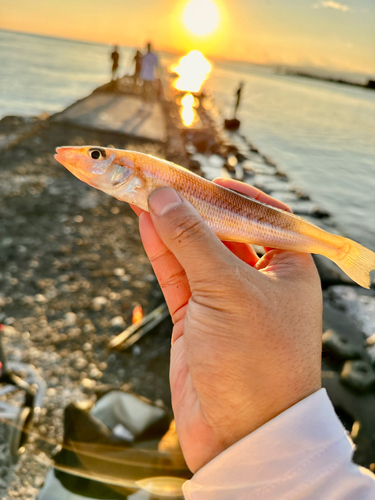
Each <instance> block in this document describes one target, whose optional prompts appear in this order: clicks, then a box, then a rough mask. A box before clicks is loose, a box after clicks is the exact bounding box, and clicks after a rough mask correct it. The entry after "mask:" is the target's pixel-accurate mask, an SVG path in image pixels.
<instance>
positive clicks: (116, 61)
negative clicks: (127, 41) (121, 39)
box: [111, 45, 120, 82]
mask: <svg viewBox="0 0 375 500" xmlns="http://www.w3.org/2000/svg"><path fill="white" fill-rule="evenodd" d="M111 59H112V82H114V81H115V80H117V70H118V67H119V59H120V54H119V53H118V47H117V45H115V46H114V47H113V52H112V54H111Z"/></svg>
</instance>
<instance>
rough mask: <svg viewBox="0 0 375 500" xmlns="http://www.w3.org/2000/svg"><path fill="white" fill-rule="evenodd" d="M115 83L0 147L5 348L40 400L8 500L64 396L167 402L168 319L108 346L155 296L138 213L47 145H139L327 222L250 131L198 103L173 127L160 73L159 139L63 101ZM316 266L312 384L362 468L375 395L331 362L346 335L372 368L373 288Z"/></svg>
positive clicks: (372, 459)
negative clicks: (319, 349) (129, 342)
mask: <svg viewBox="0 0 375 500" xmlns="http://www.w3.org/2000/svg"><path fill="white" fill-rule="evenodd" d="M123 84H124V88H125V90H124V89H123V90H122V91H121V92H118V89H116V88H112V87H113V84H112V85H111V84H107V85H105V86H102V87H100V88H98V89H96V90H95V91H94V92H93V93H92V94H91V95H90V96H86V97H85V98H83V99H80V100H78V101H77V102H75V103H74V104H72V105H71V106H69V107H68V108H67V109H65V110H64V111H63V112H61V113H59V114H56V115H53V116H51V117H44V119H43V120H42V119H36V120H32V121H28V120H24V121H22V119H20V120H19V122H18V124H17V123H13V124H12V123H10V126H9V128H8V134H5V135H6V136H9V137H10V138H11V140H8V141H5V142H4V143H3V148H2V150H1V151H2V158H1V161H0V163H1V170H0V177H1V182H0V194H1V197H0V217H1V218H2V220H3V221H4V224H2V226H1V228H0V244H1V246H2V250H3V251H2V256H1V262H2V264H3V266H2V267H3V271H4V272H2V273H1V276H0V284H1V296H0V301H1V312H0V315H1V316H0V322H3V323H4V324H5V325H6V327H5V332H4V340H5V342H4V347H5V350H6V351H7V353H8V355H9V358H10V359H11V360H15V361H23V362H25V363H33V364H34V365H35V366H37V368H38V370H39V371H40V373H41V374H42V376H43V378H44V379H45V380H46V382H47V385H48V389H47V395H46V399H45V404H44V407H43V408H42V411H41V413H40V415H39V419H38V420H36V421H35V422H34V428H33V430H34V431H35V436H34V437H33V439H31V440H30V441H29V443H28V444H27V445H26V451H25V453H24V454H23V455H21V457H20V458H19V460H18V464H17V466H16V470H15V472H14V477H13V481H12V484H11V487H10V490H9V493H8V494H9V495H10V496H9V498H11V499H13V498H19V492H20V491H21V490H22V488H24V496H23V498H30V499H31V498H35V495H37V492H38V490H39V489H40V487H41V485H42V480H40V478H43V476H44V475H45V473H46V471H47V469H48V467H49V466H50V464H51V460H50V458H49V456H50V454H51V452H52V451H53V449H54V446H52V445H51V444H48V442H47V441H48V439H47V438H50V437H51V436H53V441H54V442H55V444H56V445H57V444H58V443H59V442H61V440H62V436H63V427H62V417H63V408H64V406H66V405H67V404H68V403H69V402H70V401H72V400H76V401H87V400H90V399H92V398H94V397H95V393H96V392H97V391H98V390H99V389H100V388H101V387H103V386H105V387H108V386H112V387H116V388H121V387H124V386H125V387H127V388H129V387H130V388H131V389H132V390H134V391H135V392H137V393H139V394H141V395H143V396H145V397H148V398H150V399H153V400H155V399H161V400H162V401H163V404H164V406H166V407H167V408H168V410H169V412H170V411H171V406H170V393H169V383H168V365H169V347H170V332H171V327H172V325H171V322H170V320H169V319H167V320H165V321H164V322H163V323H162V324H161V325H160V326H159V327H157V328H156V329H155V330H154V331H153V333H152V334H150V335H148V336H146V337H145V338H144V339H142V340H140V341H139V342H138V343H137V344H136V345H135V346H133V348H132V350H129V351H128V352H121V351H108V350H107V347H106V346H107V345H108V342H109V341H110V340H111V339H112V338H113V337H114V336H115V335H116V334H118V333H119V332H120V331H121V330H123V329H124V327H125V326H127V325H129V324H131V314H132V309H133V307H135V306H136V305H138V304H141V305H142V306H143V308H144V311H145V313H147V312H149V311H151V310H152V309H153V308H154V307H155V306H156V305H158V304H159V303H161V302H162V300H163V299H162V295H161V292H160V289H159V287H158V285H157V283H156V280H155V276H154V275H153V273H152V270H151V266H150V264H149V262H148V260H147V257H146V256H145V254H144V251H143V248H142V245H141V242H140V237H139V234H138V227H137V219H136V217H135V215H134V214H133V212H132V211H131V210H130V208H129V207H128V205H127V204H125V203H121V202H119V201H117V200H115V199H114V198H110V197H108V196H107V195H105V194H104V193H101V192H99V191H96V190H93V189H92V188H90V187H88V186H86V185H84V184H82V183H81V182H80V181H78V180H77V179H75V178H74V177H73V176H72V175H71V174H70V173H68V172H67V171H66V169H64V168H63V167H62V166H60V165H58V164H57V163H56V162H55V161H54V159H53V155H52V152H53V151H54V148H55V147H56V146H59V145H61V144H62V143H69V144H72V145H80V144H81V145H83V144H88V143H89V144H98V145H100V144H101V145H103V146H107V145H113V146H115V147H119V148H129V149H137V150H139V151H142V152H145V153H148V154H154V155H156V156H161V157H164V158H166V159H167V160H169V161H174V162H176V163H179V164H182V165H183V166H185V167H187V168H190V169H191V170H192V171H194V172H196V173H198V174H201V175H204V176H205V177H206V178H209V179H210V178H213V177H216V176H218V175H224V176H229V177H232V178H236V179H239V180H242V181H244V182H248V183H249V184H252V185H255V186H256V187H259V188H261V189H263V190H265V191H266V192H268V193H269V194H271V195H272V196H275V197H277V198H280V199H281V200H282V201H284V200H285V202H286V203H288V204H290V205H291V206H292V208H293V209H294V211H295V212H296V213H297V214H299V215H301V216H303V217H306V218H307V219H308V220H312V221H313V222H314V223H315V224H317V225H321V226H322V227H323V228H327V229H328V230H330V231H333V230H334V229H335V224H334V221H333V220H332V218H331V217H330V215H329V214H328V213H325V212H323V211H319V210H317V209H316V208H315V207H314V203H313V202H312V201H311V199H310V198H309V195H308V194H307V193H301V192H298V191H296V190H295V189H294V188H293V185H292V183H291V180H290V179H289V177H288V176H286V175H285V174H284V173H283V172H281V171H280V170H279V169H278V167H277V164H275V163H274V162H272V161H271V160H270V159H268V158H267V156H265V155H263V154H262V153H260V152H259V151H258V149H257V148H256V146H255V145H253V144H252V143H251V141H249V139H248V138H246V137H244V136H242V135H241V134H239V133H231V132H228V131H226V130H224V129H223V127H222V117H221V115H220V113H219V112H218V110H217V109H215V107H214V106H211V108H210V111H208V110H207V109H205V108H203V107H202V108H199V110H198V115H199V121H198V124H197V126H196V128H187V127H184V126H183V124H182V122H181V117H180V113H179V106H178V104H177V102H176V97H177V96H176V95H175V94H174V93H173V91H172V88H171V85H170V79H169V76H168V75H164V79H163V84H164V93H165V96H166V99H165V101H163V102H161V103H160V108H161V109H162V110H163V113H164V117H165V130H166V133H167V140H166V141H165V142H160V141H153V140H147V139H145V137H142V138H140V137H137V136H134V135H133V136H131V135H129V134H126V133H122V132H118V131H113V130H109V129H108V130H105V129H103V128H94V127H92V126H91V127H90V126H86V125H82V123H84V122H77V117H75V118H74V117H73V118H72V114H71V113H72V112H73V111H74V110H79V109H81V108H79V106H85V105H88V103H89V102H90V101H89V99H88V97H91V96H93V97H92V98H94V99H96V98H100V99H106V98H107V97H108V95H110V96H111V98H115V97H116V96H117V95H118V94H120V96H119V99H120V98H121V97H124V99H125V98H126V96H127V95H130V96H132V93H131V92H130V90H129V89H130V84H129V82H128V81H127V80H126V79H125V80H124V82H123ZM126 88H127V91H126ZM127 92H128V93H127ZM104 94H105V95H104ZM113 112H116V109H114V111H113ZM64 113H65V115H64ZM75 116H79V113H78V111H77V115H75ZM74 120H76V121H74ZM90 120H91V118H90ZM8 121H10V122H11V121H12V119H8ZM1 124H3V125H4V121H3V120H2V121H0V127H1ZM4 130H5V129H4ZM9 137H8V139H9ZM257 250H258V251H259V252H261V251H262V250H261V249H257ZM316 262H317V266H318V270H319V272H320V276H321V279H322V287H323V290H324V292H323V296H324V310H325V312H324V319H323V321H324V331H325V332H327V331H333V332H335V333H334V334H332V335H326V340H324V338H323V343H324V345H325V357H324V359H323V368H322V377H323V385H324V386H325V387H326V388H327V390H328V392H329V395H330V397H331V399H332V401H333V403H334V405H335V407H336V408H339V407H340V408H341V409H342V412H344V414H345V415H344V416H345V418H346V420H345V422H346V426H347V429H348V430H349V432H350V431H351V429H352V427H353V425H354V423H355V422H360V424H361V428H360V432H359V433H358V434H357V436H356V437H355V442H356V445H357V450H356V455H355V459H356V461H357V462H358V463H360V464H361V465H364V466H366V467H370V466H371V464H373V463H375V436H374V431H373V418H374V416H375V413H374V412H375V396H374V395H373V392H372V391H371V389H372V386H368V387H367V386H364V388H362V390H363V392H362V393H361V394H359V392H358V390H357V389H353V385H352V386H351V385H350V384H351V383H353V382H352V380H351V379H350V380H349V382H348V380H345V381H343V378H342V372H343V367H344V365H346V363H348V362H349V363H353V361H352V357H351V354H350V353H348V351H347V350H346V351H345V349H343V344H345V345H346V346H348V345H349V346H350V345H354V347H355V349H354V350H356V355H355V358H354V359H359V360H362V361H363V362H364V363H365V364H366V366H368V367H370V369H371V370H373V368H372V363H373V360H372V358H371V353H372V352H373V351H374V350H373V349H372V350H371V351H370V349H371V346H367V347H365V346H364V342H365V340H366V338H370V337H371V330H368V329H366V328H369V326H368V324H369V323H370V320H369V319H367V320H366V315H365V312H366V311H367V309H366V308H365V309H364V307H365V305H366V304H367V303H368V304H370V305H371V304H373V303H374V302H373V301H375V291H374V289H371V290H370V291H366V290H361V289H359V287H357V286H356V285H354V284H353V283H352V282H349V281H348V279H347V278H346V277H344V276H343V275H342V273H341V272H340V271H339V270H338V269H337V268H335V266H334V265H333V264H331V265H330V264H329V261H327V262H326V261H325V260H324V258H321V259H317V261H316ZM366 301H367V302H366ZM356 315H357V316H356ZM357 317H358V318H362V320H361V321H362V323H360V320H359V319H357ZM370 319H371V318H370ZM366 321H367V323H366ZM332 339H333V340H332ZM374 345H375V344H374ZM373 354H374V359H375V351H374V353H373ZM346 366H348V365H346ZM373 371H374V370H373ZM349 373H352V375H353V374H354V379H355V377H356V376H357V375H358V374H359V371H356V367H355V366H354V365H353V366H352V368H351V372H350V370H349ZM374 373H375V372H374ZM359 379H360V378H359ZM355 380H357V382H358V377H357V379H355ZM361 380H362V381H363V378H362V379H360V381H361ZM354 384H355V381H354ZM354 387H355V386H354ZM369 443H370V446H369ZM35 453H38V459H37V460H36V459H35V458H34V454H35ZM37 478H39V479H37ZM25 482H26V483H27V486H25ZM25 489H26V490H25Z"/></svg>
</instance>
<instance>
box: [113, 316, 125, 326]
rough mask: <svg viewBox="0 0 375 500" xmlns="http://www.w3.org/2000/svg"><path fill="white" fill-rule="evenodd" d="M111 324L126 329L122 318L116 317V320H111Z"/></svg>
mask: <svg viewBox="0 0 375 500" xmlns="http://www.w3.org/2000/svg"><path fill="white" fill-rule="evenodd" d="M110 324H111V326H120V327H124V326H125V321H124V318H123V317H122V316H115V317H114V318H112V319H111V321H110Z"/></svg>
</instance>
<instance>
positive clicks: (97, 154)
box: [88, 148, 106, 160]
mask: <svg viewBox="0 0 375 500" xmlns="http://www.w3.org/2000/svg"><path fill="white" fill-rule="evenodd" d="M88 153H89V156H90V158H92V159H93V160H100V159H101V158H105V157H106V154H105V151H104V149H100V148H92V149H89V151H88Z"/></svg>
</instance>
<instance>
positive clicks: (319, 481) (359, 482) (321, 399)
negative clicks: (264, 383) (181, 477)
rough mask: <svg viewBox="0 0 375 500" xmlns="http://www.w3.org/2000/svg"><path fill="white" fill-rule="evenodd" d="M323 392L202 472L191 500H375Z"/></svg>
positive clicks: (371, 482) (374, 484)
mask: <svg viewBox="0 0 375 500" xmlns="http://www.w3.org/2000/svg"><path fill="white" fill-rule="evenodd" d="M353 448H354V446H353V443H352V441H351V440H350V439H349V437H348V436H347V433H346V430H345V429H344V427H343V426H342V424H341V422H340V421H339V419H338V418H337V416H336V414H335V411H334V409H333V406H332V404H331V402H330V400H329V399H328V396H327V393H326V391H325V389H320V390H319V391H318V392H315V393H314V394H312V395H311V396H309V397H307V398H306V399H304V400H302V401H300V402H299V403H297V404H296V405H294V406H292V407H291V408H289V409H288V410H286V411H284V412H283V413H281V414H280V415H278V416H277V417H276V418H274V419H272V420H270V421H269V422H267V423H266V424H265V425H263V426H262V427H260V428H259V429H257V430H255V431H254V432H252V433H251V434H249V435H248V436H246V437H245V438H243V439H241V441H238V442H237V443H235V444H234V445H233V446H231V447H230V448H228V449H227V450H225V451H224V452H223V453H221V454H220V455H218V456H217V457H216V458H214V459H213V460H211V462H209V463H208V464H207V465H205V466H204V467H202V469H200V470H199V471H198V472H197V473H196V474H195V475H194V476H193V478H192V479H190V481H186V483H185V484H184V486H183V491H184V496H185V499H186V500H250V499H251V500H353V499H354V500H375V476H374V475H373V474H372V473H371V472H369V471H368V470H367V469H364V468H362V467H358V466H357V465H355V464H354V463H353V462H352V455H353Z"/></svg>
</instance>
